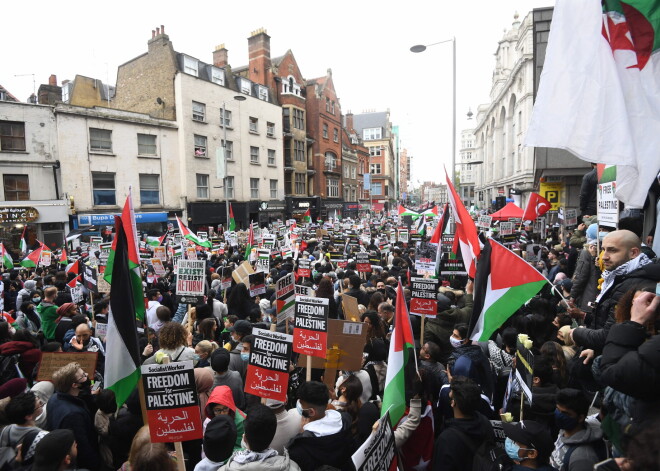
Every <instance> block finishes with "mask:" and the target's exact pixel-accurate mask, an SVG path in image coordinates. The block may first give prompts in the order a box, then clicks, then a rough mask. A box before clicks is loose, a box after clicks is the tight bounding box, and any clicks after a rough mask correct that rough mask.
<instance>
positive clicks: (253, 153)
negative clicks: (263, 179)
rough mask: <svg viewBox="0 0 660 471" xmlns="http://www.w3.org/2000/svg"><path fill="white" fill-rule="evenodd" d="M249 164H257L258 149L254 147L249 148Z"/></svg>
mask: <svg viewBox="0 0 660 471" xmlns="http://www.w3.org/2000/svg"><path fill="white" fill-rule="evenodd" d="M250 163H251V164H258V163H259V148H258V147H255V146H250Z"/></svg>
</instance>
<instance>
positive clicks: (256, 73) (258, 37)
mask: <svg viewBox="0 0 660 471" xmlns="http://www.w3.org/2000/svg"><path fill="white" fill-rule="evenodd" d="M248 54H249V57H250V63H249V65H248V78H249V79H250V80H252V81H253V82H255V83H259V84H261V85H265V86H267V87H270V85H271V83H270V82H271V70H270V68H271V62H270V36H268V34H267V33H266V30H265V29H264V28H259V29H258V30H256V31H252V34H251V35H250V37H249V38H248Z"/></svg>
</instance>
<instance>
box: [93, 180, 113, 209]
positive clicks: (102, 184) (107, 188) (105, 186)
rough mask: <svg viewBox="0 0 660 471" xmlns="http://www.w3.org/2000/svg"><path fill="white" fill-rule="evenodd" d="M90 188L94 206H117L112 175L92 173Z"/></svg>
mask: <svg viewBox="0 0 660 471" xmlns="http://www.w3.org/2000/svg"><path fill="white" fill-rule="evenodd" d="M92 188H93V190H92V191H93V196H94V206H106V205H108V206H114V205H116V204H117V200H116V198H115V174H114V173H101V172H92Z"/></svg>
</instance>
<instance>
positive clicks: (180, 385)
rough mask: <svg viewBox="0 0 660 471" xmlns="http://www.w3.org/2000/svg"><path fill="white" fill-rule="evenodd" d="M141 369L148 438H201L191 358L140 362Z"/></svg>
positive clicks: (163, 439)
mask: <svg viewBox="0 0 660 471" xmlns="http://www.w3.org/2000/svg"><path fill="white" fill-rule="evenodd" d="M141 371H142V384H143V385H144V398H145V402H146V406H147V421H148V422H149V431H150V433H151V441H152V442H154V443H157V442H182V441H186V440H196V439H199V438H202V433H203V432H202V418H201V416H200V414H199V396H198V395H197V388H196V387H195V374H194V368H193V362H192V361H191V360H189V361H181V362H176V363H167V364H164V365H142V366H141Z"/></svg>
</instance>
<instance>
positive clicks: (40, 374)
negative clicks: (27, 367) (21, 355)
mask: <svg viewBox="0 0 660 471" xmlns="http://www.w3.org/2000/svg"><path fill="white" fill-rule="evenodd" d="M98 355H99V354H98V352H42V353H41V361H40V362H39V370H38V371H37V381H52V380H53V373H55V372H56V371H57V370H59V369H60V368H62V367H63V366H66V365H68V364H69V363H74V362H75V363H78V364H79V365H80V367H81V368H82V370H83V371H84V372H85V373H87V374H88V375H89V378H90V379H93V378H94V371H95V370H96V362H97V359H98Z"/></svg>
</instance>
